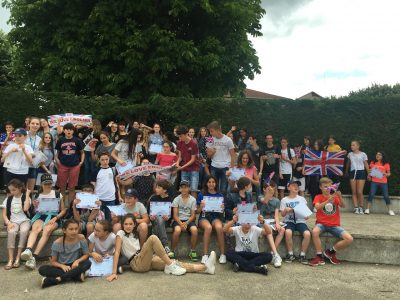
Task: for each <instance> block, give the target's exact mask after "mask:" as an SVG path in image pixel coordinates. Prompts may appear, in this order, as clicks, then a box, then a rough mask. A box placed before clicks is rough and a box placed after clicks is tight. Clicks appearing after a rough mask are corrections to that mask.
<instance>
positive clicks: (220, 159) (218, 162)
mask: <svg viewBox="0 0 400 300" xmlns="http://www.w3.org/2000/svg"><path fill="white" fill-rule="evenodd" d="M207 147H209V148H214V149H215V150H216V152H215V154H214V155H213V157H212V158H211V166H213V167H215V168H229V167H230V165H231V154H230V153H229V150H231V149H234V148H235V146H234V145H233V142H232V140H231V139H230V138H229V137H227V136H226V135H225V134H224V135H223V137H222V138H220V139H217V138H216V137H213V142H212V143H207Z"/></svg>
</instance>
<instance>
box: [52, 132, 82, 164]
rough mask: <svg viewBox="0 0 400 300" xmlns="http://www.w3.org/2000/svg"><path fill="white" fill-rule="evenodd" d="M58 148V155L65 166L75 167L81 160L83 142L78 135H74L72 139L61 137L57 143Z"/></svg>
mask: <svg viewBox="0 0 400 300" xmlns="http://www.w3.org/2000/svg"><path fill="white" fill-rule="evenodd" d="M56 150H57V157H58V159H59V160H60V162H61V163H62V164H63V165H64V166H66V167H74V166H77V165H78V164H79V162H80V160H81V151H82V150H83V143H82V141H81V140H80V139H78V138H77V137H72V138H71V139H67V138H65V137H61V138H60V139H59V140H58V142H57V144H56Z"/></svg>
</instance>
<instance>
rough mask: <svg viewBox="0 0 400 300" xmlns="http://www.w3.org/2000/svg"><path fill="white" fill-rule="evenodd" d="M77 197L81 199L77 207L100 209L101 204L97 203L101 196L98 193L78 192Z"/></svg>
mask: <svg viewBox="0 0 400 300" xmlns="http://www.w3.org/2000/svg"><path fill="white" fill-rule="evenodd" d="M76 198H77V199H79V200H81V202H79V203H78V204H77V205H76V207H77V208H85V209H99V208H100V206H99V205H97V204H96V201H98V200H99V197H98V196H97V195H96V194H90V193H76Z"/></svg>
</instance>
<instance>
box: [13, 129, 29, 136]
mask: <svg viewBox="0 0 400 300" xmlns="http://www.w3.org/2000/svg"><path fill="white" fill-rule="evenodd" d="M14 134H21V135H26V130H25V129H23V128H17V129H15V130H14Z"/></svg>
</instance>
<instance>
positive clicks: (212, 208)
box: [203, 196, 224, 213]
mask: <svg viewBox="0 0 400 300" xmlns="http://www.w3.org/2000/svg"><path fill="white" fill-rule="evenodd" d="M203 200H204V204H205V205H204V211H207V212H219V213H222V207H221V206H222V204H223V203H224V197H210V196H204V197H203Z"/></svg>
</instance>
